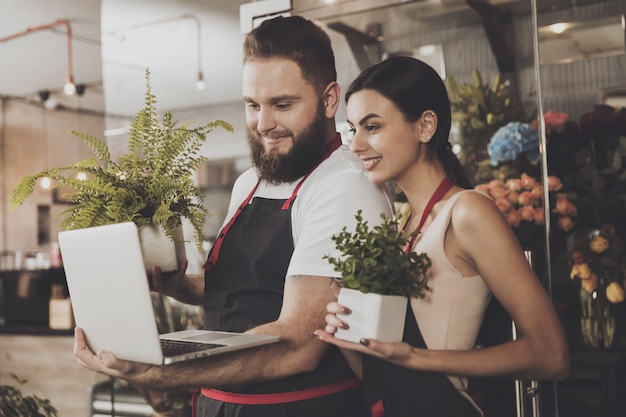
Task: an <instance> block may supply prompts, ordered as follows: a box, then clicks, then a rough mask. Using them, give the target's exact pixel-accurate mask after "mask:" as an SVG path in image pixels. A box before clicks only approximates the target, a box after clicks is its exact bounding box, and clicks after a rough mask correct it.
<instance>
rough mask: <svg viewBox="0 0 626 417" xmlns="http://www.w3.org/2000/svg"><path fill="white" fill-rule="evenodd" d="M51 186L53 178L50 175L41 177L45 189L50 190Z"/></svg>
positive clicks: (42, 186)
mask: <svg viewBox="0 0 626 417" xmlns="http://www.w3.org/2000/svg"><path fill="white" fill-rule="evenodd" d="M51 186H52V180H51V179H50V177H43V178H41V188H43V189H44V190H49V189H50V187H51Z"/></svg>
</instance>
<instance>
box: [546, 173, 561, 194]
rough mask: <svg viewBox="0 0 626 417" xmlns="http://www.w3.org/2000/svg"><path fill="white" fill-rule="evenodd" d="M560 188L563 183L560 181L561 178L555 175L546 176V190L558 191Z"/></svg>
mask: <svg viewBox="0 0 626 417" xmlns="http://www.w3.org/2000/svg"><path fill="white" fill-rule="evenodd" d="M561 188H563V184H562V183H561V180H560V179H559V178H558V177H555V176H554V175H550V176H548V190H549V191H559V190H560V189H561Z"/></svg>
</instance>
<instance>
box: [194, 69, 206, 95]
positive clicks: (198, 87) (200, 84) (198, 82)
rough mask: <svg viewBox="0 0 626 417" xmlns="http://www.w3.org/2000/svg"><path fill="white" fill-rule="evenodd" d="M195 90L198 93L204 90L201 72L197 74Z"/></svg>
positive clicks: (204, 85)
mask: <svg viewBox="0 0 626 417" xmlns="http://www.w3.org/2000/svg"><path fill="white" fill-rule="evenodd" d="M196 88H197V89H198V90H199V91H203V90H204V89H205V88H206V84H204V75H203V74H202V71H200V72H198V81H196Z"/></svg>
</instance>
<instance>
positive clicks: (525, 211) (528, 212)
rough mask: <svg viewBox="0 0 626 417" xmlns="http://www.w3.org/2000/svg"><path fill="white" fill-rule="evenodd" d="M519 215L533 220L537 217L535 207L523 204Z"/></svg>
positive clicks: (523, 218) (524, 218) (528, 220)
mask: <svg viewBox="0 0 626 417" xmlns="http://www.w3.org/2000/svg"><path fill="white" fill-rule="evenodd" d="M518 213H519V217H520V219H522V220H525V221H527V222H531V221H533V220H534V219H535V209H534V208H533V207H532V206H522V207H520V209H519V210H518Z"/></svg>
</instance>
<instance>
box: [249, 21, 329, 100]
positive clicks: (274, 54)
mask: <svg viewBox="0 0 626 417" xmlns="http://www.w3.org/2000/svg"><path fill="white" fill-rule="evenodd" d="M243 56H244V58H243V61H244V63H245V62H247V61H248V60H249V59H251V58H263V59H268V58H285V59H289V60H291V61H293V62H295V63H296V64H298V66H299V67H300V70H301V71H302V76H303V77H304V79H305V80H307V81H308V82H309V83H310V84H311V85H313V87H314V88H315V90H316V91H318V92H319V93H320V94H321V93H322V92H323V91H324V88H326V86H327V85H328V84H329V83H330V82H333V81H337V70H336V69H335V56H334V55H333V49H332V47H331V44H330V38H329V37H328V35H327V34H326V32H324V30H322V28H320V27H319V26H317V25H316V24H315V23H313V22H311V21H310V20H307V19H305V18H303V17H300V16H289V17H283V16H278V17H275V18H272V19H268V20H265V21H264V22H262V23H261V24H260V25H259V26H258V27H256V28H254V29H253V30H252V31H251V32H250V33H248V35H247V36H246V39H245V40H244V43H243Z"/></svg>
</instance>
